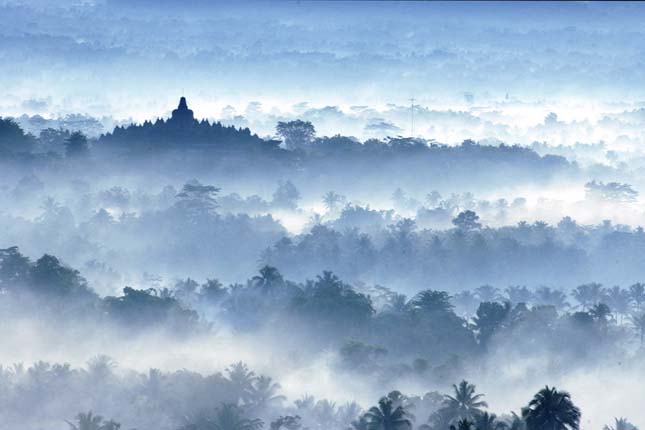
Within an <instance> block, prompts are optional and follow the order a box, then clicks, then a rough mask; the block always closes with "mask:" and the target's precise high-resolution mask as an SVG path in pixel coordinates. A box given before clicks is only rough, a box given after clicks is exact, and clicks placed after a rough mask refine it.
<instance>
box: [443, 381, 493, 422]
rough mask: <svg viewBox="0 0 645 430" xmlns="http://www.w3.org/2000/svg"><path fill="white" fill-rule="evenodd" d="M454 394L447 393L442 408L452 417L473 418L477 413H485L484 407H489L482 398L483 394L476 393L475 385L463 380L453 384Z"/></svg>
mask: <svg viewBox="0 0 645 430" xmlns="http://www.w3.org/2000/svg"><path fill="white" fill-rule="evenodd" d="M452 387H453V389H454V391H455V394H454V396H449V395H446V397H445V400H444V404H445V406H444V407H443V408H442V409H443V410H445V411H446V412H447V413H448V414H449V416H451V417H452V419H453V420H454V419H460V418H468V419H469V420H472V419H473V418H474V417H475V416H476V415H478V414H481V413H483V411H482V408H487V407H488V403H486V402H485V401H483V400H481V399H482V398H483V397H484V395H483V394H475V386H474V385H473V384H469V383H468V381H466V380H463V381H461V382H460V383H459V385H453V386H452Z"/></svg>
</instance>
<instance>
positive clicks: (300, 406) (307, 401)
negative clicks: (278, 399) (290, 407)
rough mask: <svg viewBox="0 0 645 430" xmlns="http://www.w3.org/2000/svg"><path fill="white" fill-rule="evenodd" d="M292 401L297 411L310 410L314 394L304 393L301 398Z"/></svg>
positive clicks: (312, 405) (314, 400) (314, 402)
mask: <svg viewBox="0 0 645 430" xmlns="http://www.w3.org/2000/svg"><path fill="white" fill-rule="evenodd" d="M293 403H294V404H295V405H296V409H297V410H299V411H310V410H312V409H313V408H314V406H315V404H316V399H315V398H314V396H311V395H308V394H305V395H304V396H302V397H301V398H299V399H296V400H294V401H293Z"/></svg>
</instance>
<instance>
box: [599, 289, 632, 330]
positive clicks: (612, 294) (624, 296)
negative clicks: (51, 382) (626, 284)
mask: <svg viewBox="0 0 645 430" xmlns="http://www.w3.org/2000/svg"><path fill="white" fill-rule="evenodd" d="M605 294H606V299H607V304H608V305H609V307H610V308H611V309H612V310H613V311H614V314H615V316H614V318H615V320H616V322H618V321H619V318H621V320H620V322H622V316H623V315H625V314H627V313H628V312H629V308H630V304H631V302H632V298H631V295H630V293H629V291H627V290H624V289H622V288H620V287H619V286H618V285H616V286H614V287H612V288H609V289H608V290H607V292H606V293H605Z"/></svg>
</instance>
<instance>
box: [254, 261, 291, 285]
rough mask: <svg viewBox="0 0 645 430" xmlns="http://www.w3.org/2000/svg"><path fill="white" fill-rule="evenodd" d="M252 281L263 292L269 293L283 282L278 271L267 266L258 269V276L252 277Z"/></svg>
mask: <svg viewBox="0 0 645 430" xmlns="http://www.w3.org/2000/svg"><path fill="white" fill-rule="evenodd" d="M252 281H253V283H254V284H255V285H257V286H259V287H261V288H262V289H263V290H264V291H269V290H271V289H272V288H273V287H275V286H278V285H280V284H282V283H283V282H284V281H283V279H282V275H281V274H280V272H279V271H278V269H276V268H275V267H272V266H269V265H266V266H264V267H262V268H261V269H260V274H259V275H258V276H254V277H253V279H252Z"/></svg>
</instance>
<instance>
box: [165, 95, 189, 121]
mask: <svg viewBox="0 0 645 430" xmlns="http://www.w3.org/2000/svg"><path fill="white" fill-rule="evenodd" d="M170 121H173V122H174V123H176V124H180V125H192V124H193V122H194V121H195V116H194V115H193V111H192V110H190V109H188V103H187V102H186V97H182V98H181V99H179V106H177V109H175V110H174V111H172V117H171V118H170Z"/></svg>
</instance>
